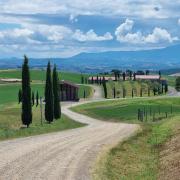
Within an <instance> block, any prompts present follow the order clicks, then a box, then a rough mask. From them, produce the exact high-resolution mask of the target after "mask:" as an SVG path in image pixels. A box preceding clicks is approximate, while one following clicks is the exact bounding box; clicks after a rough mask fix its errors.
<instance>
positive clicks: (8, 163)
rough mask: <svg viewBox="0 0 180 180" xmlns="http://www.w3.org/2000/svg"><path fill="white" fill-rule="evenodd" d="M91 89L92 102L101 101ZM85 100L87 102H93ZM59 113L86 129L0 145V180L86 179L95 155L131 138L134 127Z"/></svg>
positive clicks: (67, 106)
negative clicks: (92, 94) (83, 124)
mask: <svg viewBox="0 0 180 180" xmlns="http://www.w3.org/2000/svg"><path fill="white" fill-rule="evenodd" d="M99 91H100V89H98V87H95V95H94V97H95V98H94V100H96V99H101V98H100V96H101V93H100V92H99ZM94 100H89V101H88V102H91V101H94ZM83 103H87V102H78V103H71V104H69V103H66V104H64V105H63V107H62V112H63V113H64V114H65V115H67V116H68V117H70V118H72V119H74V120H75V121H79V122H82V123H86V124H87V126H85V127H82V128H78V129H72V130H67V131H63V132H56V133H50V134H45V135H39V136H33V137H28V138H19V139H15V140H9V141H3V142H0V180H34V179H37V180H39V179H43V180H46V179H47V180H88V179H91V168H92V166H93V163H94V162H95V159H96V157H97V156H98V153H99V152H101V151H102V149H103V148H104V147H105V146H107V147H111V146H112V145H115V144H116V143H118V142H120V141H122V140H123V139H125V138H128V137H129V136H131V135H132V134H133V133H135V131H136V130H137V129H138V128H139V127H138V126H137V125H131V124H123V123H111V122H103V121H99V120H97V119H93V118H90V117H87V116H85V115H81V114H78V113H75V112H72V111H71V110H70V107H72V106H77V105H79V104H83Z"/></svg>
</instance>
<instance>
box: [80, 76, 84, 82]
mask: <svg viewBox="0 0 180 180" xmlns="http://www.w3.org/2000/svg"><path fill="white" fill-rule="evenodd" d="M81 84H84V76H83V75H81Z"/></svg>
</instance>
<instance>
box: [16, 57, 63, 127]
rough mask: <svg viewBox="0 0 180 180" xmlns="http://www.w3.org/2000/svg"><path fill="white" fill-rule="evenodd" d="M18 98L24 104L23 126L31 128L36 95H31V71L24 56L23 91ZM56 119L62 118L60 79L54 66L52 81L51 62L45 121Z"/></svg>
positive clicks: (47, 76)
mask: <svg viewBox="0 0 180 180" xmlns="http://www.w3.org/2000/svg"><path fill="white" fill-rule="evenodd" d="M18 96H19V103H20V102H22V114H21V120H22V124H24V125H26V126H27V127H29V125H30V124H31V123H32V105H33V99H34V98H33V96H34V93H32V94H31V84H30V71H29V65H28V58H27V56H24V63H23V65H22V90H20V91H19V94H18ZM36 98H38V99H39V94H38V93H37V94H36ZM38 102H39V101H38ZM54 118H55V119H59V118H61V107H60V91H59V78H58V73H57V69H56V65H54V69H53V80H52V75H51V65H50V62H48V65H47V73H46V86H45V119H46V121H47V122H49V123H51V122H52V121H53V119H54Z"/></svg>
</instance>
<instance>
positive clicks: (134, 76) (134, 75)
mask: <svg viewBox="0 0 180 180" xmlns="http://www.w3.org/2000/svg"><path fill="white" fill-rule="evenodd" d="M133 80H134V81H136V73H133Z"/></svg>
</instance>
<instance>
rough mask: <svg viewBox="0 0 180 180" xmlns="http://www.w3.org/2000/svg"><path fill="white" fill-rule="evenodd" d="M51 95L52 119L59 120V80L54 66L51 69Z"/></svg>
mask: <svg viewBox="0 0 180 180" xmlns="http://www.w3.org/2000/svg"><path fill="white" fill-rule="evenodd" d="M83 79H84V78H83ZM53 94H54V118H55V119H59V118H60V117H61V107H60V89H59V79H58V73H57V70H56V65H54V69H53Z"/></svg>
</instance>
